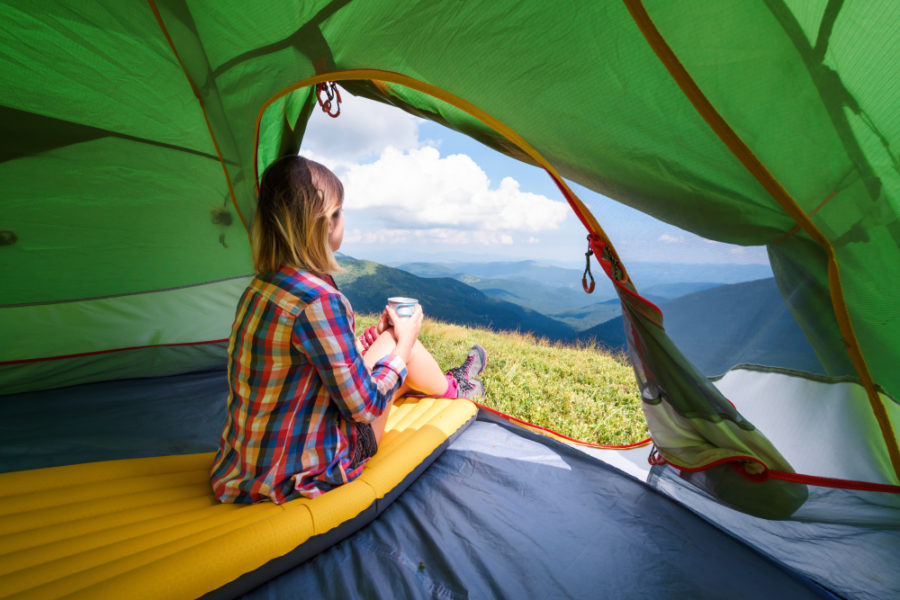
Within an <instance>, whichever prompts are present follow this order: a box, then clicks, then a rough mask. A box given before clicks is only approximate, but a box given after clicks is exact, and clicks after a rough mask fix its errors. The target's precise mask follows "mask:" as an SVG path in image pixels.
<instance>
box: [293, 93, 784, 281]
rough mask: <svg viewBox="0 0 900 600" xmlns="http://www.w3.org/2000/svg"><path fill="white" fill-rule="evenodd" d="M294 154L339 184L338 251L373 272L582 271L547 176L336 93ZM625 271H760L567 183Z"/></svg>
mask: <svg viewBox="0 0 900 600" xmlns="http://www.w3.org/2000/svg"><path fill="white" fill-rule="evenodd" d="M341 98H342V100H343V103H342V104H341V114H340V116H339V117H337V118H331V117H329V116H327V115H326V114H324V113H323V112H322V111H321V110H319V109H316V110H315V111H314V112H313V116H312V118H311V119H310V122H309V125H308V127H307V131H306V135H305V137H304V141H303V147H302V148H301V154H303V155H304V156H306V157H308V158H311V159H313V160H317V161H319V162H321V163H322V164H324V165H326V166H327V167H329V168H331V169H332V170H333V171H334V172H335V173H336V174H337V176H338V177H339V178H340V179H341V181H342V182H343V184H344V215H345V219H346V221H345V233H344V243H343V245H342V247H341V252H343V253H344V254H347V255H349V256H353V257H355V258H360V259H366V260H372V261H375V262H380V263H384V264H399V263H403V262H419V261H421V262H442V261H479V262H480V261H495V260H526V259H531V260H536V261H540V262H544V263H548V264H556V265H559V266H566V267H570V268H583V267H584V253H585V250H586V249H587V239H586V235H587V232H586V231H585V229H584V227H583V225H582V224H581V222H580V221H579V220H578V218H577V217H576V216H575V214H574V213H573V212H572V210H571V209H570V208H569V206H568V204H567V203H566V201H565V199H564V198H563V196H562V194H561V193H560V192H559V190H558V189H557V188H556V186H555V185H554V183H553V182H552V181H551V179H550V177H549V176H548V175H547V174H546V173H545V172H544V171H543V170H542V169H539V168H537V167H534V166H531V165H526V164H524V163H521V162H519V161H516V160H514V159H512V158H509V157H507V156H505V155H503V154H501V153H499V152H496V151H495V150H493V149H491V148H488V147H487V146H484V145H483V144H481V143H480V142H477V141H475V140H473V139H471V138H469V137H467V136H464V135H462V134H460V133H457V132H455V131H453V130H451V129H448V128H446V127H444V126H443V125H439V124H437V123H433V122H431V121H428V120H425V119H421V118H418V117H415V116H413V115H410V114H408V113H405V112H403V111H402V110H400V109H397V108H395V107H391V106H387V105H384V104H381V103H378V102H374V101H371V100H368V99H365V98H359V97H356V96H353V95H352V94H350V93H349V92H347V91H346V90H341ZM568 183H569V185H570V187H572V189H573V190H574V191H575V193H576V194H577V195H578V196H579V198H581V200H582V201H583V202H584V203H585V204H587V206H588V208H589V209H590V210H591V212H592V213H593V214H594V216H595V217H596V218H597V220H598V222H599V223H600V225H601V227H603V229H604V231H605V232H606V234H607V235H608V237H609V238H610V240H611V241H612V243H613V245H614V246H615V248H616V250H617V252H618V254H619V257H620V258H621V259H622V261H623V262H624V263H625V265H626V267H627V265H628V264H629V262H636V261H641V262H673V263H740V264H768V257H767V254H766V251H765V248H762V247H750V248H746V247H741V246H733V245H730V244H723V243H720V242H714V241H711V240H706V239H704V238H701V237H699V236H696V235H694V234H692V233H689V232H687V231H684V230H681V229H678V228H677V227H674V226H672V225H669V224H667V223H664V222H662V221H659V220H657V219H654V218H652V217H650V216H648V215H645V214H644V213H641V212H640V211H637V210H634V209H632V208H630V207H628V206H626V205H624V204H620V203H618V202H615V201H613V200H610V199H609V198H606V197H605V196H602V195H601V194H598V193H595V192H593V191H591V190H589V189H587V188H584V187H582V186H579V185H577V184H574V183H572V182H568Z"/></svg>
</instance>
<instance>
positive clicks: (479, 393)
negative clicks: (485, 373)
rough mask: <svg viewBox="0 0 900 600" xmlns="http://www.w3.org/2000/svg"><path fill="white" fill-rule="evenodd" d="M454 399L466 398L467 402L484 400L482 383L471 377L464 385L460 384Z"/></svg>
mask: <svg viewBox="0 0 900 600" xmlns="http://www.w3.org/2000/svg"><path fill="white" fill-rule="evenodd" d="M456 397H457V398H468V399H469V400H475V399H477V398H484V382H482V381H481V380H480V379H478V378H477V377H473V378H472V379H470V380H469V381H466V382H465V383H460V384H459V388H458V389H457V393H456Z"/></svg>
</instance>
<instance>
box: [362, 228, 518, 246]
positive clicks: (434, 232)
mask: <svg viewBox="0 0 900 600" xmlns="http://www.w3.org/2000/svg"><path fill="white" fill-rule="evenodd" d="M344 242H349V243H361V244H380V245H394V244H410V243H413V242H424V243H428V244H444V245H451V246H467V245H471V244H477V245H480V246H508V245H511V244H512V243H513V237H512V235H510V234H508V233H503V232H496V231H468V230H464V229H443V228H433V229H377V230H375V231H362V230H360V229H353V230H351V231H347V232H345V233H344Z"/></svg>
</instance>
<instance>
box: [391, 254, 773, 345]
mask: <svg viewBox="0 0 900 600" xmlns="http://www.w3.org/2000/svg"><path fill="white" fill-rule="evenodd" d="M592 264H593V266H594V271H596V272H595V277H596V278H597V281H598V286H597V289H596V290H595V292H594V294H592V295H590V296H588V295H587V294H585V293H584V291H583V290H582V288H581V276H582V271H581V270H576V269H568V268H564V267H559V266H555V265H549V264H545V263H540V262H537V261H533V260H523V261H512V262H480V263H479V262H441V263H427V262H414V263H403V264H399V265H398V266H397V268H399V269H402V270H405V271H408V272H410V273H413V274H415V275H418V276H420V277H452V278H454V279H457V280H459V281H462V282H463V283H466V284H468V285H470V286H472V287H474V288H477V289H479V290H481V291H482V292H484V293H485V294H487V295H489V296H491V297H494V298H496V299H498V300H503V301H506V302H512V303H515V304H518V305H519V306H522V307H525V308H529V309H531V310H535V311H537V312H540V313H543V314H545V315H548V316H550V317H552V318H554V319H556V320H559V321H562V322H564V323H566V324H567V325H569V326H570V327H572V328H574V329H575V330H583V329H585V328H589V327H592V326H594V325H597V324H598V323H602V322H604V321H606V320H608V319H611V318H613V317H615V316H617V315H618V314H619V311H618V306H619V303H618V299H617V296H616V294H615V291H614V289H613V287H612V284H611V283H609V282H608V281H607V280H606V277H605V276H604V275H603V273H602V271H601V270H600V269H598V268H597V265H596V263H592ZM628 269H629V274H630V275H631V278H632V280H633V281H634V282H635V284H636V285H637V286H638V290H639V291H640V292H641V294H642V295H643V296H644V297H645V298H647V299H648V300H650V301H651V302H654V303H657V304H659V303H661V302H664V301H666V300H669V299H672V298H677V297H679V296H683V295H685V294H690V293H692V292H697V291H700V290H704V289H708V288H712V287H716V286H719V285H722V284H723V283H735V282H740V281H747V280H753V279H760V278H764V277H769V276H771V274H772V272H771V269H770V268H769V266H768V265H738V264H677V263H642V262H636V263H633V264H629V265H628ZM610 300H613V302H609V301H610Z"/></svg>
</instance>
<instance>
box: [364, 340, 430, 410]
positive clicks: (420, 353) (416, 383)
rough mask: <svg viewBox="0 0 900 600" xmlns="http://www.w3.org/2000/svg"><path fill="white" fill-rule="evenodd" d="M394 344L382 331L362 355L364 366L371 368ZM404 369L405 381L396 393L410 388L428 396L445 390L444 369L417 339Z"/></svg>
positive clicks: (391, 349)
mask: <svg viewBox="0 0 900 600" xmlns="http://www.w3.org/2000/svg"><path fill="white" fill-rule="evenodd" d="M396 345H397V344H396V342H394V338H393V336H391V334H390V332H385V333H382V334H381V335H380V336H378V339H377V340H375V341H374V342H373V343H372V345H371V346H369V349H368V350H367V351H366V353H365V354H364V355H363V360H364V361H365V363H366V367H368V368H369V369H370V370H371V369H372V367H373V366H375V363H376V362H378V361H379V360H380V359H382V358H384V357H385V356H387V355H388V354H390V353H391V352H392V351H393V350H394V347H395V346H396ZM406 371H407V374H406V383H405V384H404V385H403V388H401V390H400V394H398V395H402V394H403V393H405V392H406V391H407V390H410V389H413V390H416V391H417V392H422V393H423V394H426V395H429V396H440V395H442V394H443V393H444V392H446V391H447V378H446V377H445V376H444V371H443V370H442V369H441V367H440V366H439V365H438V364H437V361H436V360H434V357H433V356H431V353H430V352H429V351H428V350H427V349H426V348H425V346H423V345H422V343H421V342H420V341H419V340H416V344H415V346H413V351H412V354H411V355H410V357H409V362H408V363H407V364H406Z"/></svg>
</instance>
